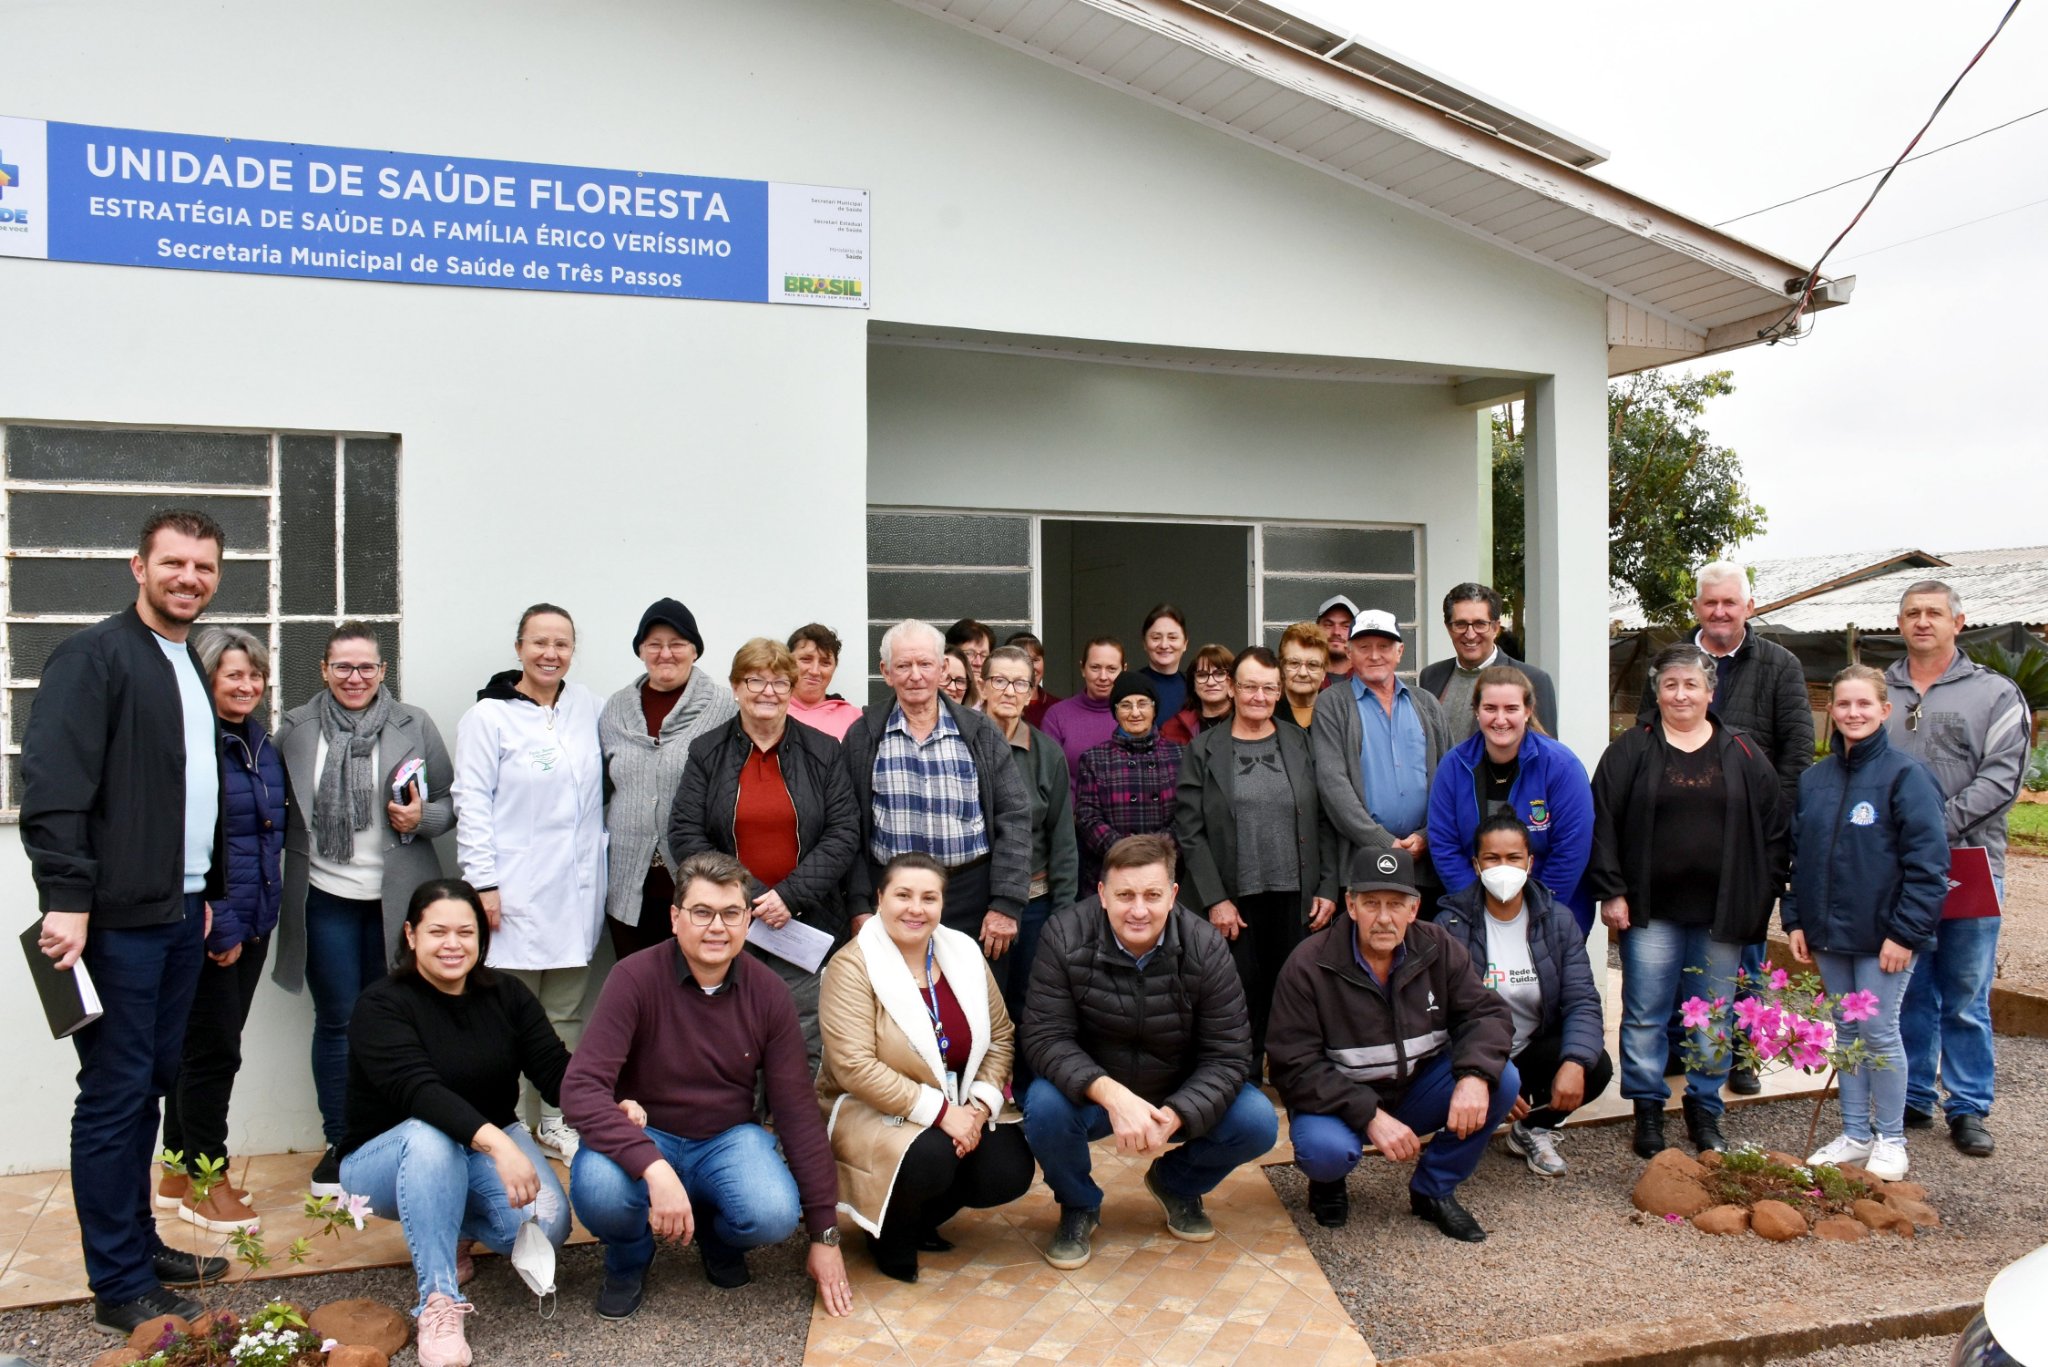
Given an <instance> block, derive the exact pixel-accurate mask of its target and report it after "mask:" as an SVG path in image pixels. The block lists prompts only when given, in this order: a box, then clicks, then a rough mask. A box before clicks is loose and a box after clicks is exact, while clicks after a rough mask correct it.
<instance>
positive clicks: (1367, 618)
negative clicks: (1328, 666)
mask: <svg viewBox="0 0 2048 1367" xmlns="http://www.w3.org/2000/svg"><path fill="white" fill-rule="evenodd" d="M1348 646H1349V649H1348V651H1347V654H1348V656H1349V659H1350V662H1351V675H1350V677H1349V678H1347V679H1346V680H1345V681H1344V682H1343V683H1341V684H1338V685H1336V686H1335V687H1334V688H1333V689H1332V691H1333V692H1337V693H1339V694H1340V698H1329V699H1325V700H1324V702H1323V705H1322V706H1320V707H1318V708H1316V712H1315V718H1314V720H1313V721H1312V722H1311V723H1310V725H1309V746H1310V748H1311V749H1312V750H1313V751H1314V752H1315V757H1316V795H1317V796H1318V797H1320V798H1321V799H1322V800H1323V810H1324V812H1326V813H1327V814H1328V815H1329V818H1330V824H1331V825H1333V826H1335V827H1336V828H1337V837H1338V839H1339V840H1340V841H1341V842H1342V844H1343V848H1342V849H1341V850H1340V851H1339V855H1340V858H1341V860H1342V862H1343V866H1344V867H1347V868H1348V867H1349V866H1350V862H1351V857H1352V854H1353V853H1354V852H1355V851H1358V850H1362V849H1370V850H1384V849H1399V850H1405V851H1407V852H1408V855H1409V857H1410V858H1412V859H1413V860H1414V861H1415V866H1416V869H1417V871H1418V873H1419V875H1420V876H1421V878H1422V880H1423V886H1424V892H1425V895H1424V897H1423V901H1422V905H1423V907H1424V908H1425V909H1426V914H1428V915H1433V914H1434V912H1435V908H1436V896H1437V891H1438V889H1437V887H1436V878H1435V869H1434V867H1433V866H1432V865H1431V864H1430V862H1429V859H1428V854H1429V837H1428V829H1427V828H1428V825H1429V783H1430V780H1431V779H1432V778H1433V777H1435V775H1436V765H1437V761H1438V760H1440V759H1442V758H1443V755H1444V752H1445V751H1447V750H1449V749H1450V748H1451V730H1450V724H1449V723H1448V722H1447V721H1446V720H1445V718H1444V711H1443V707H1442V705H1441V704H1439V703H1438V702H1437V700H1436V699H1435V698H1432V697H1431V696H1429V694H1427V693H1425V692H1423V691H1422V690H1421V689H1415V688H1410V687H1408V685H1407V684H1405V683H1403V682H1402V681H1401V679H1400V677H1399V676H1398V675H1397V674H1396V672H1395V671H1396V670H1398V669H1399V668H1400V666H1401V654H1402V651H1403V649H1404V647H1403V644H1402V641H1401V628H1400V626H1399V625H1398V624H1397V623H1396V622H1395V621H1394V614H1393V613H1391V612H1382V611H1380V610H1378V609H1372V610H1368V611H1365V612H1361V613H1359V614H1358V616H1357V619H1356V621H1355V622H1354V624H1353V625H1352V628H1351V639H1350V641H1349V643H1348ZM1340 699H1341V701H1344V702H1348V703H1349V704H1350V706H1348V707H1347V706H1341V705H1339V704H1340Z"/></svg>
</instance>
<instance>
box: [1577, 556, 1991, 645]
mask: <svg viewBox="0 0 2048 1367" xmlns="http://www.w3.org/2000/svg"><path fill="white" fill-rule="evenodd" d="M1984 554H1989V555H2001V554H2003V552H1997V551H1992V552H1984ZM1901 563H1902V564H1904V565H1911V566H1917V567H1918V568H1919V573H1920V574H1921V576H1922V577H1926V576H1928V575H1938V574H1942V573H1946V570H1945V569H1943V568H1941V567H1942V566H1946V565H1948V564H1952V563H1954V562H1953V561H1950V560H1948V559H1947V558H1946V557H1943V556H1936V555H1932V554H1930V553H1929V552H1927V551H1923V550H1920V549H1918V548H1916V547H1913V546H1893V547H1889V548H1887V549H1884V550H1876V551H1837V552H1834V553H1831V554H1828V555H1793V556H1785V557H1782V558H1780V559H1776V560H1756V561H1751V562H1750V563H1749V564H1748V565H1746V566H1745V567H1744V568H1746V569H1748V570H1749V572H1750V598H1751V600H1752V601H1753V602H1755V604H1756V606H1757V612H1758V615H1759V617H1761V616H1762V615H1763V614H1766V613H1770V612H1772V611H1773V609H1779V608H1781V605H1785V604H1787V603H1789V602H1790V601H1792V600H1797V599H1804V598H1806V597H1809V596H1812V595H1816V594H1818V593H1821V592H1825V591H1827V589H1828V586H1829V585H1832V584H1835V583H1836V582H1837V581H1842V580H1855V579H1867V578H1872V577H1875V576H1877V575H1882V574H1888V573H1890V572H1891V569H1892V568H1893V567H1894V565H1895V564H1901ZM1608 617H1609V618H1610V619H1611V620H1612V621H1613V622H1614V623H1615V624H1616V625H1617V626H1619V627H1620V628H1621V629H1622V630H1624V631H1640V630H1641V629H1642V628H1643V627H1645V626H1647V625H1648V624H1649V623H1648V619H1646V618H1645V617H1644V616H1643V610H1642V607H1641V605H1640V604H1638V603H1637V602H1636V596H1635V594H1633V593H1630V592H1627V591H1625V590H1624V591H1622V592H1619V593H1616V594H1615V595H1614V597H1613V598H1612V599H1611V600H1610V602H1609V605H1608ZM1773 620H1775V618H1774V619H1773Z"/></svg>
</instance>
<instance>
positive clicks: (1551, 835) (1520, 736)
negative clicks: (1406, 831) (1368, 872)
mask: <svg viewBox="0 0 2048 1367" xmlns="http://www.w3.org/2000/svg"><path fill="white" fill-rule="evenodd" d="M1535 697H1536V691H1535V688H1534V686H1533V685H1532V684H1530V682H1529V676H1528V675H1526V674H1524V673H1523V672H1522V671H1521V670H1519V669H1516V668H1514V667H1513V666H1512V665H1490V666H1488V667H1487V668H1485V669H1482V670H1480V671H1479V677H1478V678H1477V679H1475V680H1473V681H1472V715H1473V717H1474V719H1475V720H1476V721H1477V722H1478V728H1477V729H1476V730H1475V731H1474V732H1473V733H1472V734H1471V735H1470V736H1467V737H1466V738H1465V739H1464V740H1463V741H1461V742H1460V743H1459V744H1458V745H1457V746H1456V747H1455V748H1454V749H1452V750H1451V752H1450V753H1449V754H1447V755H1445V756H1444V757H1443V760H1442V762H1440V763H1439V764H1438V765H1437V766H1436V777H1434V778H1433V779H1431V780H1430V785H1429V857H1430V859H1431V861H1432V862H1433V863H1435V865H1436V876H1437V877H1438V878H1440V879H1442V880H1443V884H1444V887H1445V889H1446V890H1448V891H1450V892H1462V891H1464V890H1465V889H1466V888H1469V887H1471V886H1472V885H1473V884H1474V883H1476V882H1478V881H1479V875H1478V873H1477V871H1476V870H1475V868H1474V865H1473V862H1472V861H1473V860H1474V859H1476V858H1477V857H1478V853H1479V825H1480V823H1481V822H1483V821H1485V820H1486V818H1487V817H1489V816H1491V815H1493V814H1494V813H1495V812H1498V811H1510V812H1513V813H1514V814H1515V816H1517V817H1519V818H1520V819H1521V822H1522V825H1523V826H1524V827H1525V828H1526V829H1527V830H1528V832H1529V853H1530V856H1531V862H1530V868H1529V876H1530V877H1531V878H1533V879H1535V880H1536V881H1537V882H1538V883H1541V884H1542V885H1543V887H1544V889H1545V890H1546V891H1548V892H1549V893H1550V895H1551V896H1552V897H1554V898H1556V899H1557V900H1558V901H1560V902H1562V903H1564V905H1565V906H1567V907H1569V908H1570V909H1571V913H1572V919H1573V920H1575V921H1577V922H1578V924H1579V934H1581V935H1584V934H1586V933H1588V932H1589V931H1591V930H1592V928H1593V901H1592V898H1591V896H1590V895H1589V894H1588V893H1587V891H1586V889H1585V887H1584V886H1583V883H1584V878H1585V873H1586V859H1587V857H1588V856H1589V855H1590V854H1591V853H1592V849H1593V789H1592V787H1591V785H1590V784H1589V783H1588V782H1587V780H1586V766H1585V765H1583V764H1581V763H1579V757H1578V756H1577V755H1574V754H1573V753H1572V752H1571V751H1570V749H1568V748H1567V747H1566V746H1565V745H1564V743H1563V742H1561V741H1556V740H1552V739H1551V738H1550V737H1549V736H1546V735H1544V734H1543V730H1542V728H1541V727H1540V726H1532V725H1531V722H1532V721H1533V720H1534V719H1535V716H1536V703H1535Z"/></svg>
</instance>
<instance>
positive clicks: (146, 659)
mask: <svg viewBox="0 0 2048 1367" xmlns="http://www.w3.org/2000/svg"><path fill="white" fill-rule="evenodd" d="M221 549H222V536H221V530H220V527H219V526H218V525H217V524H216V523H215V522H214V520H213V519H212V518H210V517H208V516H207V515H206V514H205V513H200V512H183V511H173V512H160V513H157V514H156V515H155V516H153V517H151V518H150V519H149V521H148V522H147V523H146V524H144V526H143V529H142V543H141V549H140V550H139V552H138V553H137V554H136V555H135V557H134V559H133V560H132V561H131V562H130V568H131V569H132V570H133V572H134V575H135V582H136V585H137V591H136V595H135V606H133V607H132V608H129V609H127V610H126V611H124V612H121V613H119V614H117V615H116V616H113V617H109V618H107V619H106V620H105V621H103V622H100V623H98V624H96V625H94V626H90V627H87V628H86V629H85V630H83V631H80V632H79V633H77V634H76V635H74V636H72V637H71V638H70V639H68V640H66V641H65V642H64V643H63V644H62V645H59V646H58V647H57V648H56V650H54V651H52V652H51V654H50V660H49V663H48V664H46V665H45V666H44V667H43V677H42V684H41V687H40V688H38V689H37V691H36V700H35V706H34V707H33V708H32V709H31V710H30V712H29V720H28V730H27V733H26V734H25V735H24V736H23V738H22V745H21V777H22V798H21V843H22V847H23V848H24V849H25V850H26V851H27V853H28V857H29V862H30V863H31V864H32V865H33V867H34V876H35V881H36V891H37V894H38V897H39V900H40V901H41V904H42V910H43V924H42V934H41V937H40V941H39V942H40V944H41V947H42V951H43V953H45V954H47V955H49V956H50V958H52V959H54V960H56V962H57V966H58V967H59V968H62V969H67V970H68V969H70V968H72V967H73V966H74V965H76V964H78V963H81V962H83V964H84V965H85V968H86V970H87V971H88V972H89V973H90V974H91V975H92V981H93V987H94V989H95V990H96V991H97V993H98V995H99V999H100V1006H101V1010H102V1013H103V1014H102V1015H101V1016H100V1018H99V1019H98V1020H97V1021H95V1022H93V1023H92V1024H90V1025H88V1026H86V1027H85V1028H84V1029H83V1030H80V1031H79V1032H78V1033H77V1034H75V1035H73V1036H72V1043H73V1044H74V1045H75V1046H76V1047H77V1049H78V1101H77V1103H76V1105H75V1106H74V1107H73V1110H72V1113H71V1191H72V1199H73V1201H74V1203H75V1204H76V1206H77V1209H78V1229H79V1238H80V1241H81V1242H82V1244H83V1245H84V1249H85V1272H86V1280H87V1281H88V1283H90V1285H91V1286H92V1290H93V1297H94V1300H93V1327H94V1328H96V1329H100V1330H102V1331H104V1332H106V1333H110V1334H116V1335H120V1336H123V1337H125V1336H126V1335H128V1334H130V1333H132V1332H133V1331H134V1329H135V1327H136V1326H137V1325H139V1324H141V1323H142V1322H143V1321H145V1320H148V1319H150V1318H152V1317H154V1316H157V1315H167V1314H170V1315H183V1316H185V1317H186V1318H188V1319H189V1318H191V1317H193V1316H195V1315H197V1314H199V1312H200V1307H199V1305H198V1304H197V1303H196V1302H194V1301H192V1300H190V1299H188V1298H186V1297H184V1296H180V1295H177V1294H176V1293H174V1292H171V1291H167V1290H165V1287H166V1285H170V1286H183V1285H189V1284H191V1283H193V1282H196V1281H198V1280H200V1279H201V1276H202V1274H203V1275H204V1276H205V1277H208V1278H216V1277H219V1276H221V1275H222V1274H223V1273H225V1272H226V1271H227V1262H226V1260H225V1259H221V1258H198V1257H195V1256H194V1255H192V1254H190V1253H183V1252H179V1251H177V1250H174V1249H170V1248H166V1247H165V1246H164V1243H163V1240H161V1239H159V1238H158V1237H157V1232H156V1220H155V1218H154V1213H153V1211H152V1209H151V1204H150V1195H151V1192H150V1189H151V1186H152V1184H151V1182H150V1179H149V1172H150V1168H151V1166H152V1164H151V1159H152V1157H153V1155H154V1153H155V1149H156V1132H157V1121H158V1110H157V1106H158V1101H159V1100H160V1099H161V1098H162V1096H163V1095H164V1093H165V1092H166V1091H168V1090H169V1089H170V1087H171V1085H172V1084H173V1083H174V1082H175V1081H176V1078H177V1072H178V1062H179V1059H180V1057H181V1056H182V1054H183V1051H184V1046H185V1018H186V1016H187V1015H188V1014H189V1013H190V1010H191V1006H192V994H193V992H194V990H195V989H196V988H197V987H198V983H199V967H200V963H201V962H202V959H203V956H204V954H205V952H206V933H207V930H208V928H209V926H208V922H209V921H210V919H211V913H210V911H209V910H208V907H207V899H208V898H209V897H217V896H218V895H219V894H220V887H221V878H220V862H219V860H218V859H217V858H216V849H217V845H218V842H219V831H220V761H219V755H220V740H219V737H218V734H217V731H216V724H215V721H214V713H213V703H212V700H211V697H210V694H209V691H208V689H207V685H206V677H205V674H204V672H203V671H202V670H201V669H200V666H199V657H198V656H197V655H196V654H194V653H193V651H192V649H191V647H190V646H188V645H186V644H185V637H186V635H187V633H188V632H190V631H191V629H192V623H193V620H194V619H195V618H197V617H198V616H199V614H200V613H201V612H202V611H204V610H205V608H206V605H207V604H208V603H209V602H211V601H212V599H213V594H214V590H215V589H216V588H217V587H218V586H219V584H220V566H221Z"/></svg>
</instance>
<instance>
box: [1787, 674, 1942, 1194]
mask: <svg viewBox="0 0 2048 1367" xmlns="http://www.w3.org/2000/svg"><path fill="white" fill-rule="evenodd" d="M1891 710H1892V708H1891V703H1890V702H1889V701H1888V700H1887V698H1886V696H1885V684H1884V675H1883V674H1881V673H1879V672H1878V671H1877V670H1875V669H1872V668H1871V667H1870V666H1869V665H1850V666H1849V667H1848V668H1847V669H1845V670H1843V671H1842V672H1841V673H1839V674H1837V675H1835V681H1834V686H1833V690H1832V692H1831V695H1830V698H1829V702H1828V716H1829V717H1830V718H1831V719H1832V720H1833V722H1834V728H1835V734H1834V740H1833V742H1832V744H1831V746H1830V748H1831V750H1832V751H1833V753H1832V754H1830V755H1829V756H1828V757H1827V758H1826V759H1823V760H1822V761H1820V763H1818V764H1816V765H1814V766H1813V767H1812V768H1811V769H1808V770H1807V771H1806V772H1805V773H1803V774H1801V775H1800V776H1799V814H1798V819H1797V821H1796V822H1795V823H1794V826H1793V856H1792V888H1791V891H1790V892H1788V893H1786V894H1785V899H1784V901H1783V902H1782V903H1781V904H1780V906H1779V912H1778V914H1779V917H1780V919H1781V920H1783V922H1784V924H1785V933H1786V935H1787V936H1789V937H1790V939H1791V941H1792V956H1793V957H1794V958H1796V959H1797V960H1799V962H1800V963H1803V964H1805V963H1811V964H1817V965H1819V967H1820V980H1821V983H1822V985H1823V986H1825V987H1826V988H1827V990H1828V992H1829V994H1830V995H1832V996H1836V997H1842V996H1846V995H1847V994H1850V993H1856V994H1859V996H1858V998H1852V999H1851V1000H1850V1001H1849V1002H1845V1003H1844V1008H1845V1009H1844V1010H1843V1011H1842V1013H1841V1014H1842V1022H1841V1029H1840V1032H1839V1036H1838V1038H1839V1039H1840V1041H1841V1042H1842V1043H1844V1044H1847V1043H1849V1042H1850V1041H1853V1040H1856V1039H1859V1038H1860V1039H1862V1040H1863V1042H1864V1044H1865V1045H1866V1046H1867V1047H1868V1048H1869V1050H1870V1053H1871V1055H1872V1056H1873V1057H1874V1059H1876V1060H1878V1061H1879V1062H1878V1063H1877V1064H1876V1065H1875V1066H1873V1065H1872V1064H1865V1065H1864V1066H1863V1067H1861V1068H1858V1069H1857V1070H1855V1071H1854V1072H1850V1073H1843V1074H1841V1075H1840V1080H1841V1104H1842V1133H1841V1134H1839V1135H1837V1136H1836V1137H1835V1138H1834V1139H1832V1140H1830V1141H1829V1142H1828V1143H1827V1144H1826V1145H1824V1146H1823V1147H1822V1148H1821V1149H1820V1150H1819V1152H1817V1153H1815V1154H1814V1155H1813V1156H1812V1157H1811V1158H1809V1159H1808V1160H1807V1161H1808V1162H1812V1163H1858V1164H1861V1165H1862V1166H1863V1167H1864V1168H1866V1169H1868V1170H1869V1172H1870V1173H1871V1175H1873V1176H1875V1177H1880V1178H1883V1179H1884V1180H1886V1181H1892V1182H1895V1181H1897V1180H1898V1179H1900V1178H1902V1177H1904V1176H1905V1175H1906V1167H1907V1163H1906V1046H1905V1044H1904V1042H1903V1041H1902V1040H1901V1039H1900V1037H1899V1006H1900V1003H1901V1002H1902V1001H1903V1000H1904V999H1905V995H1906V984H1907V982H1908V981H1909V980H1910V979H1911V978H1912V976H1913V960H1914V957H1915V956H1916V955H1919V954H1923V953H1925V952H1927V951H1928V950H1930V949H1932V948H1934V933H1935V930H1936V928H1937V927H1938V926H1939V925H1940V923H1941V906H1942V902H1943V901H1944V900H1945V899H1946V898H1947V896H1948V836H1947V827H1946V825H1945V819H1944V817H1943V815H1942V798H1941V789H1940V788H1939V787H1938V786H1937V785H1936V784H1935V781H1934V777H1933V775H1931V774H1930V773H1928V772H1927V770H1926V769H1925V768H1924V767H1923V766H1922V765H1921V764H1920V762H1919V761H1918V760H1915V759H1913V758H1912V757H1911V756H1909V755H1907V754H1905V753H1904V752H1902V751H1898V750H1894V749H1892V748H1891V743H1890V741H1889V740H1887V739H1886V737H1885V732H1884V723H1885V718H1886V717H1888V716H1890V715H1891ZM1862 994H1868V995H1867V996H1863V995H1862ZM1866 1013H1870V1014H1866ZM1852 1016H1853V1017H1856V1019H1851V1017H1852Z"/></svg>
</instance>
